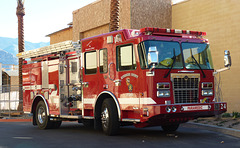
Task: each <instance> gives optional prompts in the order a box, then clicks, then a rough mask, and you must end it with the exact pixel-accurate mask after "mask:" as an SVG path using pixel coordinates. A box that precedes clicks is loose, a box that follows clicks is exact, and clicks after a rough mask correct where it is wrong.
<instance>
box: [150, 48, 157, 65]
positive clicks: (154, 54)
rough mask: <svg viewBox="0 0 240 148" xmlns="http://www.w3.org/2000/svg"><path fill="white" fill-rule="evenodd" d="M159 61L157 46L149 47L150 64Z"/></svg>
mask: <svg viewBox="0 0 240 148" xmlns="http://www.w3.org/2000/svg"><path fill="white" fill-rule="evenodd" d="M157 63H158V51H157V47H156V46H153V47H149V49H148V65H152V64H157Z"/></svg>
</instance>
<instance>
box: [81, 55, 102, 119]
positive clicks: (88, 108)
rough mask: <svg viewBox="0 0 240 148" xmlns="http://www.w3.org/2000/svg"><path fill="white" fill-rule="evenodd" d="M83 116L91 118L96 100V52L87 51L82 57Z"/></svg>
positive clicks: (97, 79) (97, 82)
mask: <svg viewBox="0 0 240 148" xmlns="http://www.w3.org/2000/svg"><path fill="white" fill-rule="evenodd" d="M83 57H84V69H83V72H82V76H83V82H82V84H83V86H82V89H83V108H84V110H83V116H85V117H93V108H94V103H95V100H96V98H97V95H98V94H97V93H98V84H99V78H98V77H97V63H98V56H97V50H92V51H87V52H85V53H84V55H83Z"/></svg>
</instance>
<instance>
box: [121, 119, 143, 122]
mask: <svg viewBox="0 0 240 148" xmlns="http://www.w3.org/2000/svg"><path fill="white" fill-rule="evenodd" d="M122 121H125V122H140V119H130V118H124V119H122Z"/></svg>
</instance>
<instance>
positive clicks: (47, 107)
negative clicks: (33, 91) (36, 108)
mask: <svg viewBox="0 0 240 148" xmlns="http://www.w3.org/2000/svg"><path fill="white" fill-rule="evenodd" d="M37 97H41V98H42V100H43V102H44V103H45V105H46V109H47V115H48V116H49V106H48V103H47V101H46V99H45V98H44V96H43V95H36V96H35V98H34V99H33V102H34V101H35V99H36V98H37Z"/></svg>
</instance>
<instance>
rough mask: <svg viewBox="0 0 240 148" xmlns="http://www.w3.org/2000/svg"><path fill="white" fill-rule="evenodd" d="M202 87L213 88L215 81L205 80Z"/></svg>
mask: <svg viewBox="0 0 240 148" xmlns="http://www.w3.org/2000/svg"><path fill="white" fill-rule="evenodd" d="M202 88H203V89H211V88H213V83H212V82H203V83H202Z"/></svg>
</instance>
